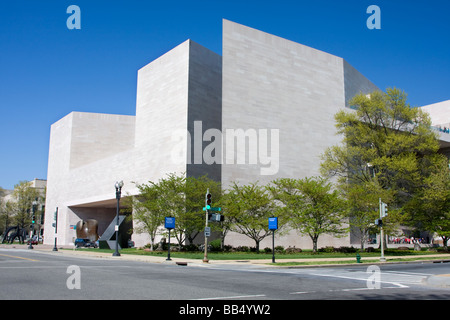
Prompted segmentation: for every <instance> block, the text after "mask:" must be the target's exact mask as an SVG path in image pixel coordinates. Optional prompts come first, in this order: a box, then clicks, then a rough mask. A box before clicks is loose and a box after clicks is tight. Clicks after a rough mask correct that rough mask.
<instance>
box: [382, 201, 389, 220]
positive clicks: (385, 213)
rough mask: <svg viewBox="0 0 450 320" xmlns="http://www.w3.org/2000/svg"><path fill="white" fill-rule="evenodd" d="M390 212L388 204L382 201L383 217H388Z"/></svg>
mask: <svg viewBox="0 0 450 320" xmlns="http://www.w3.org/2000/svg"><path fill="white" fill-rule="evenodd" d="M387 212H388V205H387V204H386V203H384V202H382V203H381V217H386V216H387Z"/></svg>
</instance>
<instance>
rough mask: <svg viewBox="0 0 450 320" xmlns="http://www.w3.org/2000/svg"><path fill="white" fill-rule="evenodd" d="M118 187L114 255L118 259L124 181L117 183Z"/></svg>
mask: <svg viewBox="0 0 450 320" xmlns="http://www.w3.org/2000/svg"><path fill="white" fill-rule="evenodd" d="M115 187H116V200H117V208H116V226H115V231H116V251H115V252H114V253H113V256H114V257H118V256H120V253H119V207H120V196H121V194H122V187H123V181H122V180H120V181H118V182H117V181H116V184H115Z"/></svg>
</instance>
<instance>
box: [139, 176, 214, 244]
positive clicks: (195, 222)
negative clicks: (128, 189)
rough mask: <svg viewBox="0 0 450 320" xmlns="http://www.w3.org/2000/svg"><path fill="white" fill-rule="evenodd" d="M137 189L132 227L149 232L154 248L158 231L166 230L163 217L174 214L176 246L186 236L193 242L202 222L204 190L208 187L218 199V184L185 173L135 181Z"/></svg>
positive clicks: (183, 240) (205, 178) (186, 238)
mask: <svg viewBox="0 0 450 320" xmlns="http://www.w3.org/2000/svg"><path fill="white" fill-rule="evenodd" d="M137 187H138V189H139V191H140V193H139V195H137V196H135V197H133V198H132V206H133V219H135V221H136V222H137V227H135V230H136V231H137V232H141V233H142V232H146V233H148V234H149V235H150V238H151V246H152V249H153V245H154V239H155V237H156V235H157V234H158V232H165V230H164V229H162V228H161V227H162V226H163V225H164V217H169V216H170V217H175V221H176V224H175V229H174V231H173V234H174V235H175V238H176V239H177V241H178V244H179V246H181V245H182V243H183V242H185V241H186V240H187V241H188V242H189V243H192V242H193V241H194V239H195V237H196V236H197V235H198V234H199V232H200V231H199V230H202V229H203V227H204V223H205V220H204V219H205V212H204V211H203V210H202V208H203V206H204V203H205V192H206V190H207V189H208V188H209V189H210V192H211V193H213V194H214V196H215V199H217V200H218V201H219V199H220V184H219V183H217V182H215V181H213V180H211V179H208V178H207V177H204V176H203V177H199V178H194V177H185V175H184V174H182V175H176V174H174V173H171V174H168V175H167V177H165V178H162V179H160V180H159V181H158V182H152V181H149V182H148V183H147V184H141V185H137Z"/></svg>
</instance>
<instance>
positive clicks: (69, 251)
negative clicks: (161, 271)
mask: <svg viewBox="0 0 450 320" xmlns="http://www.w3.org/2000/svg"><path fill="white" fill-rule="evenodd" d="M0 248H11V249H13V248H16V249H27V248H28V245H25V244H23V245H19V244H17V245H16V244H15V245H2V244H0ZM33 248H34V249H33V250H36V251H43V252H54V251H52V250H53V246H51V245H43V244H39V245H33ZM54 253H55V254H62V255H72V256H80V257H81V256H84V257H91V258H104V259H121V260H129V261H142V262H152V263H172V264H176V263H187V264H194V265H198V264H205V263H203V261H202V260H200V259H186V258H176V257H173V256H172V257H171V261H167V260H166V259H167V255H161V256H151V255H134V254H121V255H120V256H119V257H114V256H113V255H112V254H111V253H104V252H98V251H94V250H92V251H91V250H89V249H88V250H75V249H74V247H67V248H64V249H60V248H58V251H56V252H54ZM411 258H430V259H426V260H418V261H420V262H425V261H439V260H442V261H450V254H428V255H414V256H386V262H379V258H378V257H362V258H361V262H363V263H364V261H367V260H371V262H370V263H371V264H389V263H391V264H392V263H407V262H409V263H412V262H414V261H389V260H393V259H396V260H397V259H411ZM432 258H439V259H437V260H436V259H432ZM373 260H375V261H373ZM345 261H348V262H349V264H350V263H351V264H352V265H356V264H355V263H353V262H355V261H356V256H355V257H346V258H302V259H277V257H276V255H275V262H277V263H286V262H297V263H302V262H329V263H326V264H323V263H321V264H308V265H303V266H302V265H298V266H279V265H273V264H272V259H253V260H249V259H247V260H209V263H208V264H209V265H216V264H236V265H260V266H262V265H264V266H266V267H274V268H300V267H319V266H330V265H337V262H338V263H339V265H345V263H344V264H343V262H345ZM372 261H373V262H372Z"/></svg>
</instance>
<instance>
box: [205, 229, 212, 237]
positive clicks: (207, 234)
mask: <svg viewBox="0 0 450 320" xmlns="http://www.w3.org/2000/svg"><path fill="white" fill-rule="evenodd" d="M210 235H211V228H210V227H205V237H209V236H210Z"/></svg>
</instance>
